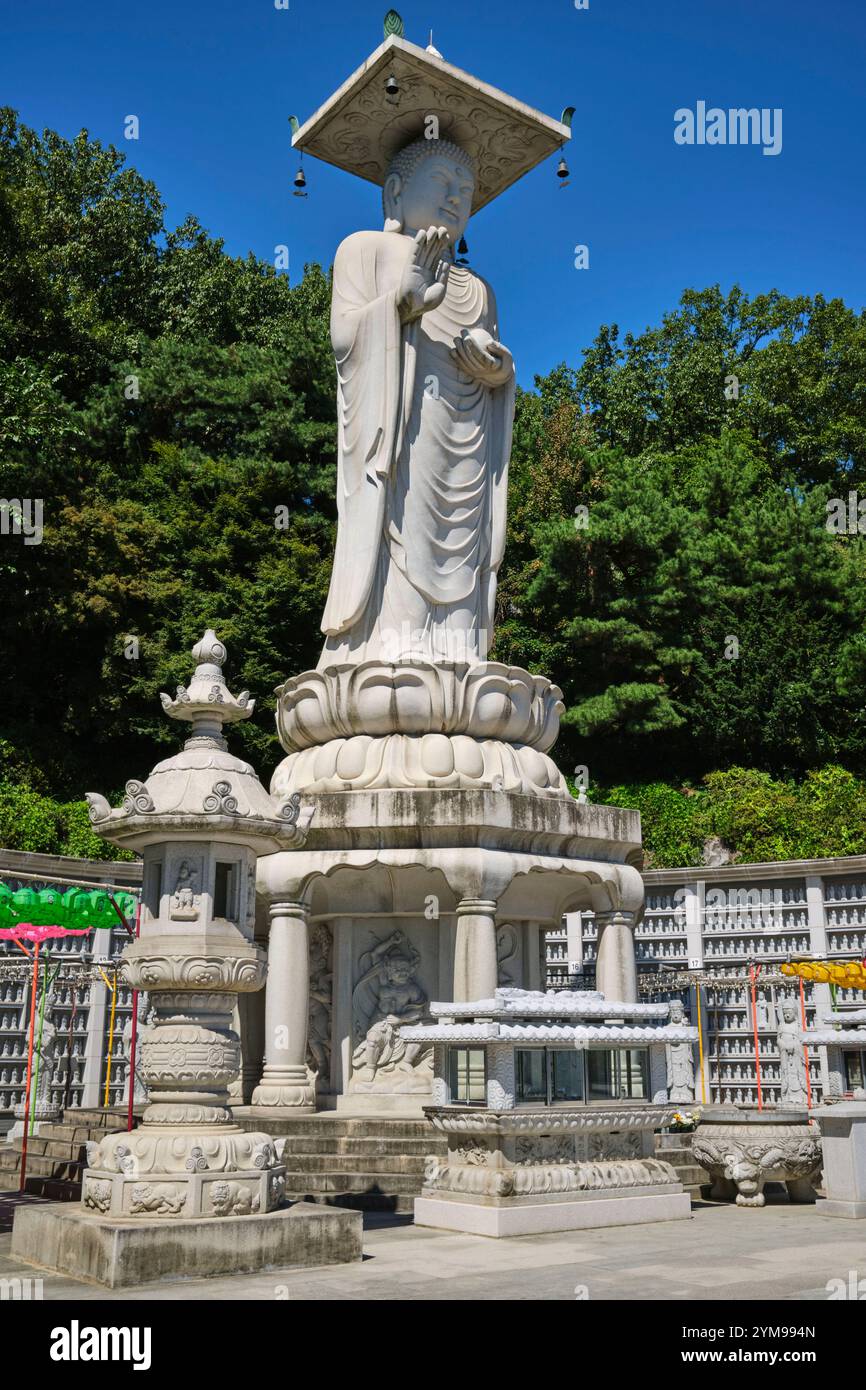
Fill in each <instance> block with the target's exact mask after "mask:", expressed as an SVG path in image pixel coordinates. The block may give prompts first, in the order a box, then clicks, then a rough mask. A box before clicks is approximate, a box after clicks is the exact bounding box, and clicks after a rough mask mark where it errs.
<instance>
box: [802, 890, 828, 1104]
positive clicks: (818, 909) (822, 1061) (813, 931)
mask: <svg viewBox="0 0 866 1390" xmlns="http://www.w3.org/2000/svg"><path fill="white" fill-rule="evenodd" d="M806 903H807V911H808V923H809V950H810V951H811V952H812V955H813V956H814V957H815V958H816V959H817V960H826V959H827V952H828V950H829V942H828V940H827V910H826V908H825V906H824V880H823V878H821V877H820V876H819V875H818V874H807V875H806ZM812 999H813V1001H814V1004H815V1023H816V1024H819V1025H820V1020H821V1019H822V1018H825V1017H826V1016H827V1015H828V1014H831V1013H832V1012H833V995H832V994H831V992H830V986H829V985H827V984H820V983H818V982H817V981H815V982H814V983H813V985H812ZM797 1005H798V1008H799V1000H798V1001H797ZM809 1055H810V1054H809V1051H808V1049H807V1052H806V1056H807V1057H808V1056H809ZM818 1064H819V1066H820V1068H821V1094H822V1096H830V1095H832V1094H833V1088H832V1084H831V1080H830V1077H831V1073H832V1068H831V1066H830V1058H829V1053H828V1051H827V1048H826V1047H819V1048H818ZM812 1099H813V1103H814V1095H813V1098H812Z"/></svg>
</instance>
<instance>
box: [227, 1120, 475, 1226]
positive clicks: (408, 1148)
mask: <svg viewBox="0 0 866 1390" xmlns="http://www.w3.org/2000/svg"><path fill="white" fill-rule="evenodd" d="M235 1118H236V1119H237V1120H238V1122H239V1123H240V1124H242V1125H243V1127H244V1129H263V1130H265V1131H267V1133H269V1134H271V1135H273V1137H274V1139H276V1140H277V1142H278V1143H279V1141H280V1140H281V1139H282V1138H283V1137H285V1147H284V1148H283V1162H284V1163H285V1165H286V1196H287V1197H290V1198H293V1199H294V1200H296V1201H301V1200H306V1201H312V1202H321V1203H324V1204H325V1205H327V1206H338V1207H353V1208H354V1209H355V1210H357V1211H388V1212H403V1213H407V1214H408V1213H411V1211H412V1208H413V1203H414V1200H415V1198H416V1197H417V1196H419V1195H420V1192H421V1184H422V1182H423V1179H424V1159H425V1158H426V1156H427V1155H428V1154H439V1155H444V1154H445V1153H446V1151H447V1147H448V1145H447V1141H446V1139H445V1136H444V1135H442V1134H439V1133H437V1131H436V1130H435V1129H434V1128H433V1126H432V1125H431V1124H430V1123H429V1121H428V1120H423V1119H417V1120H416V1119H396V1118H394V1119H392V1118H391V1117H390V1116H385V1115H382V1116H366V1117H360V1116H358V1117H355V1116H348V1115H346V1116H344V1115H336V1114H333V1113H332V1112H330V1111H325V1112H323V1113H320V1114H318V1115H298V1116H297V1117H291V1118H281V1119H276V1118H274V1119H271V1118H267V1119H265V1118H264V1117H263V1115H262V1114H261V1113H259V1114H258V1115H255V1113H253V1114H251V1113H250V1112H249V1111H248V1112H247V1113H246V1114H243V1113H242V1114H238V1112H237V1111H236V1112H235Z"/></svg>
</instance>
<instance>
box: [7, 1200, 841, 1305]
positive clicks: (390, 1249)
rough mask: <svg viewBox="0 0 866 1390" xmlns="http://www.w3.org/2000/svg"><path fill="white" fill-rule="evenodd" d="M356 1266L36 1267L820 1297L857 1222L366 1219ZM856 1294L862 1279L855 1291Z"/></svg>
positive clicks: (250, 1285)
mask: <svg viewBox="0 0 866 1390" xmlns="http://www.w3.org/2000/svg"><path fill="white" fill-rule="evenodd" d="M10 1240H11V1237H10V1236H9V1235H8V1234H4V1235H0V1278H8V1277H9V1276H10V1275H24V1276H27V1275H30V1276H31V1277H32V1276H33V1275H34V1274H35V1273H37V1272H38V1271H35V1270H34V1269H33V1268H32V1267H28V1266H23V1265H21V1264H20V1262H13V1261H12V1260H11V1259H10V1257H9V1247H10ZM364 1251H365V1258H364V1260H363V1262H362V1263H361V1264H356V1265H351V1266H339V1267H331V1268H327V1269H318V1270H309V1269H301V1270H295V1271H292V1270H285V1271H268V1272H267V1273H264V1274H245V1275H233V1276H232V1277H231V1278H216V1279H194V1278H193V1279H184V1280H182V1281H176V1282H172V1283H167V1284H150V1285H146V1286H143V1287H141V1288H138V1289H124V1290H118V1291H116V1292H113V1293H112V1292H109V1291H107V1290H105V1289H102V1288H97V1287H96V1286H92V1285H87V1284H82V1283H79V1282H77V1281H75V1280H73V1279H69V1278H67V1277H66V1276H63V1275H54V1274H47V1273H45V1274H43V1279H44V1297H45V1299H46V1300H49V1299H51V1300H82V1301H88V1300H95V1301H97V1302H104V1301H111V1302H118V1303H121V1302H125V1301H130V1300H132V1301H134V1300H138V1299H148V1300H149V1299H156V1300H162V1299H178V1298H183V1299H184V1300H185V1301H186V1302H188V1301H189V1300H190V1299H198V1300H202V1301H208V1300H221V1299H232V1300H234V1299H244V1300H246V1299H256V1300H267V1301H276V1300H282V1301H290V1300H296V1301H308V1300H316V1299H325V1300H338V1299H349V1300H353V1299H354V1300H373V1299H376V1300H382V1299H384V1300H396V1301H399V1300H428V1299H436V1300H455V1299H461V1300H463V1299H469V1300H497V1299H503V1300H521V1301H532V1300H537V1299H541V1300H567V1301H572V1300H574V1299H575V1298H588V1299H589V1300H592V1299H621V1300H633V1299H637V1300H640V1299H669V1300H672V1301H678V1302H688V1301H689V1300H713V1299H722V1300H724V1301H726V1302H728V1301H743V1300H746V1301H747V1300H749V1299H798V1300H827V1299H828V1298H829V1293H828V1289H827V1284H828V1281H830V1280H832V1279H841V1280H843V1281H845V1282H846V1284H847V1283H848V1282H849V1276H850V1272H851V1271H852V1270H853V1271H855V1272H856V1277H857V1279H863V1280H866V1222H860V1221H848V1220H843V1219H840V1218H836V1219H831V1218H827V1217H821V1216H819V1215H817V1213H816V1211H815V1209H814V1208H813V1207H808V1206H788V1205H787V1204H779V1205H768V1206H766V1207H764V1208H763V1209H761V1210H744V1209H743V1208H740V1207H736V1206H732V1205H727V1204H714V1203H701V1204H699V1205H697V1206H695V1208H694V1215H693V1219H692V1220H691V1221H672V1222H663V1223H659V1224H657V1225H652V1226H621V1227H617V1228H613V1229H609V1230H601V1231H586V1232H582V1231H581V1232H574V1233H571V1232H566V1233H563V1234H560V1235H544V1236H523V1237H520V1238H518V1239H513V1240H487V1239H484V1238H483V1237H478V1236H462V1235H452V1234H449V1233H446V1232H438V1231H430V1230H423V1229H421V1228H418V1229H415V1227H413V1226H412V1225H411V1224H409V1223H408V1222H406V1221H405V1220H403V1221H401V1220H400V1219H399V1218H393V1217H368V1218H367V1229H366V1232H365V1239H364ZM862 1287H863V1289H864V1291H866V1283H864V1285H863V1286H862Z"/></svg>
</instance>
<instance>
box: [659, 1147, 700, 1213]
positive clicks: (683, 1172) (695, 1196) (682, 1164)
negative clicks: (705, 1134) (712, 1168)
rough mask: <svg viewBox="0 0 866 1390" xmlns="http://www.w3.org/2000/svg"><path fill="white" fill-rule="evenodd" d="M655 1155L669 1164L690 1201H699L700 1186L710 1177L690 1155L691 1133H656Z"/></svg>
mask: <svg viewBox="0 0 866 1390" xmlns="http://www.w3.org/2000/svg"><path fill="white" fill-rule="evenodd" d="M655 1156H656V1158H661V1159H663V1160H664V1162H665V1163H669V1164H670V1165H671V1167H672V1168H673V1169H674V1170H675V1172H676V1175H677V1177H678V1178H679V1180H680V1182H681V1183H682V1185H683V1187H684V1188H685V1190H686V1192H688V1194H689V1196H690V1197H691V1198H692V1201H695V1202H697V1201H700V1199H701V1187H702V1186H704V1185H706V1184H707V1183H709V1181H710V1179H709V1175H708V1174H707V1172H706V1171H705V1170H704V1169H703V1168H702V1167H701V1166H700V1164H699V1163H695V1160H694V1158H693V1157H692V1134H691V1133H686V1134H657V1135H656V1153H655Z"/></svg>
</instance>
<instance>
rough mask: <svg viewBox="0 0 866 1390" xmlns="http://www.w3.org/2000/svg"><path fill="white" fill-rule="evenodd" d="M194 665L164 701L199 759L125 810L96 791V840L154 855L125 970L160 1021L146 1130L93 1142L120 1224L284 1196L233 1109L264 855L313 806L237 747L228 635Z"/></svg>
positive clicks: (292, 837) (242, 707)
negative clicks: (278, 788) (240, 1004)
mask: <svg viewBox="0 0 866 1390" xmlns="http://www.w3.org/2000/svg"><path fill="white" fill-rule="evenodd" d="M192 654H193V658H194V659H195V661H196V663H197V665H196V669H195V674H194V676H193V678H192V681H191V682H190V684H189V686H188V687H187V688H184V687H183V686H179V687H178V690H177V695H176V696H175V698H174V699H171V698H170V697H169V696H168V695H162V696H161V699H162V703H163V708H164V709H165V712H166V714H167V715H168V716H169V718H170V719H178V720H181V721H182V722H184V723H187V724H189V725H190V726H191V729H190V737H189V738H188V739H187V740H186V743H185V744H184V746H183V750H182V751H181V752H180V753H178V754H176V755H175V756H174V757H172V758H168V759H167V760H166V761H165V762H161V763H159V764H158V765H157V766H156V767H155V768H154V770H153V772H152V773H151V774H150V776H149V777H148V779H147V781H146V782H136V781H131V782H127V784H126V797H125V799H124V802H123V805H122V807H121V808H120V809H119V810H112V809H111V808H110V807H109V805H108V802H107V801H106V800H105V798H104V797H102V796H99V795H97V794H94V793H91V794H90V795H89V796H88V803H89V806H90V817H91V821H92V823H93V828H94V830H95V831H96V833H97V834H99V835H101V836H103V837H104V838H105V839H107V840H109V841H111V842H112V843H113V844H119V845H123V846H125V847H129V848H132V849H135V850H137V851H139V853H140V854H141V855H142V857H143V860H144V892H143V902H142V917H141V935H140V938H139V939H138V940H137V941H135V942H134V943H132V944H130V945H129V946H128V947H127V948H126V950H125V952H124V968H125V972H126V977H127V979H128V981H129V982H130V983H131V984H132V985H134V986H135V987H136V988H137V989H141V990H147V992H148V995H149V997H150V1001H151V1005H152V1007H153V1008H154V1010H155V1020H154V1021H153V1022H152V1023H151V1024H150V1025H149V1026H148V1027H147V1028H146V1029H145V1030H144V1036H143V1042H142V1070H143V1073H144V1077H145V1080H146V1082H147V1086H148V1091H149V1095H150V1103H149V1105H148V1107H147V1109H146V1110H145V1113H144V1119H143V1123H142V1124H141V1126H140V1127H139V1128H138V1129H136V1130H134V1131H133V1132H132V1133H130V1134H126V1133H119V1134H117V1133H115V1134H112V1135H110V1136H108V1137H107V1138H105V1139H104V1140H103V1141H102V1142H101V1143H99V1144H92V1145H89V1146H88V1167H87V1170H86V1171H85V1174H84V1182H83V1192H82V1201H83V1205H84V1207H85V1208H86V1209H89V1210H91V1211H95V1212H100V1213H103V1214H106V1215H111V1216H124V1217H136V1216H138V1217H147V1218H154V1217H193V1216H213V1217H222V1216H229V1215H247V1214H251V1213H255V1212H267V1211H270V1210H272V1209H273V1208H275V1207H276V1206H278V1205H279V1203H280V1202H281V1200H282V1197H283V1191H284V1169H283V1168H282V1167H281V1165H280V1163H279V1161H278V1158H277V1154H276V1151H275V1148H274V1145H273V1142H272V1141H271V1139H270V1137H269V1136H268V1135H267V1134H259V1133H247V1132H245V1131H244V1130H242V1129H241V1128H240V1127H239V1126H238V1125H236V1124H235V1123H234V1122H233V1118H232V1113H231V1110H230V1109H229V1105H228V1101H229V1088H230V1087H231V1085H232V1084H233V1083H234V1082H235V1081H236V1080H237V1077H238V1075H239V1070H240V1041H239V1038H238V1035H237V1033H236V1032H234V1030H233V1027H232V1022H233V1013H234V1009H235V1005H236V1002H237V996H238V994H239V993H245V992H250V991H254V990H258V989H260V988H261V986H262V984H263V983H264V979H265V970H266V958H265V955H264V953H263V952H262V950H261V949H260V948H259V947H257V946H256V945H255V944H254V942H253V928H254V916H255V872H256V859H257V857H258V856H259V855H261V854H268V853H272V852H273V851H274V850H276V849H278V848H279V849H282V848H285V846H286V844H287V843H288V844H289V845H292V844H294V845H296V846H297V845H301V844H303V842H304V835H305V832H304V829H303V828H302V827H301V825H300V824H299V821H300V819H301V816H300V799H299V798H297V797H296V798H294V799H293V800H292V801H289V802H288V803H287V804H286V805H284V806H282V807H279V806H278V805H277V804H276V803H274V802H273V801H272V800H271V798H270V797H269V796H268V793H267V792H266V791H265V789H264V787H263V786H262V784H261V782H260V781H259V779H258V777H257V776H256V773H255V771H254V770H253V768H252V767H251V766H250V765H249V764H248V763H245V762H242V761H241V760H240V759H239V758H236V757H234V756H233V755H232V754H231V753H229V752H228V749H227V745H226V742H225V739H224V738H223V736H222V728H223V725H224V724H232V723H235V722H237V721H238V720H241V719H248V718H249V716H250V715H251V714H252V712H253V708H254V704H255V702H254V701H253V700H251V699H250V698H249V693H248V692H247V691H244V692H243V693H242V694H241V695H239V696H237V697H236V696H234V695H232V694H231V693H230V691H229V690H228V688H227V686H226V684H225V682H224V680H223V674H222V665H223V662H224V661H225V659H226V649H225V647H224V645H223V644H222V643H221V642H220V641H218V640H217V637H216V635H215V633H214V632H212V631H208V632H206V633H205V635H204V637H203V638H202V640H201V641H200V642H199V643H198V644H197V645H196V646H195V647H194V648H193V653H192ZM287 837H288V839H287Z"/></svg>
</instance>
